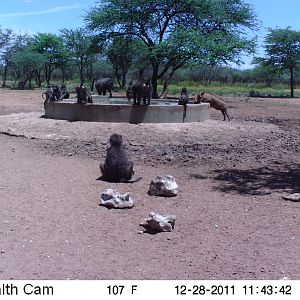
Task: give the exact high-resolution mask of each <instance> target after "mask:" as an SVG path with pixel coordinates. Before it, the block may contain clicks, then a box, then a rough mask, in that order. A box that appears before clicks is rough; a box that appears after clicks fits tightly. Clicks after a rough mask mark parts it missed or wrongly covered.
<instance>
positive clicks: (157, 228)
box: [140, 212, 176, 233]
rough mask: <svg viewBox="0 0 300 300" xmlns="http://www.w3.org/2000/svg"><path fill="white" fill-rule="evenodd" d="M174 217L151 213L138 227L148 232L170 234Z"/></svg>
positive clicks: (173, 224)
mask: <svg viewBox="0 0 300 300" xmlns="http://www.w3.org/2000/svg"><path fill="white" fill-rule="evenodd" d="M175 221H176V216H174V215H166V216H163V215H160V214H158V213H154V212H151V213H150V214H149V217H148V218H146V219H145V220H144V221H143V222H142V223H140V226H142V227H144V228H145V229H146V231H148V232H153V233H155V232H171V231H172V230H173V229H174V226H175Z"/></svg>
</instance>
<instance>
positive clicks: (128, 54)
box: [106, 37, 137, 88]
mask: <svg viewBox="0 0 300 300" xmlns="http://www.w3.org/2000/svg"><path fill="white" fill-rule="evenodd" d="M136 48H137V43H136V42H135V41H134V40H132V39H130V38H126V37H115V38H114V39H113V40H112V42H111V44H110V45H109V46H108V48H107V50H106V55H107V58H108V59H109V61H110V63H111V64H112V67H113V70H114V74H115V76H116V78H117V81H118V83H119V86H120V87H121V88H124V87H125V85H126V75H127V72H128V70H129V69H130V67H131V66H132V63H133V62H134V57H135V56H136V55H137V53H136Z"/></svg>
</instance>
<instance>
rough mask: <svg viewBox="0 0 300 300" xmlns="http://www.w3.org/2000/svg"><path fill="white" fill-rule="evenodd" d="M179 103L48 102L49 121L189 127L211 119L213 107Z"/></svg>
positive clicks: (123, 100)
mask: <svg viewBox="0 0 300 300" xmlns="http://www.w3.org/2000/svg"><path fill="white" fill-rule="evenodd" d="M177 101H178V100H176V99H167V100H152V101H151V105H143V104H141V105H132V102H130V101H128V100H127V99H126V98H108V97H101V96H93V103H87V104H78V103H77V101H76V99H67V100H63V101H60V102H53V101H51V102H48V101H47V102H45V117H46V118H51V119H60V120H68V121H90V122H114V123H132V124H138V123H185V122H202V121H205V120H208V119H209V104H207V103H201V104H188V105H187V107H186V110H185V108H184V106H182V105H178V104H177Z"/></svg>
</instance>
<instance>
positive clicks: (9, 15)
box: [0, 0, 81, 18]
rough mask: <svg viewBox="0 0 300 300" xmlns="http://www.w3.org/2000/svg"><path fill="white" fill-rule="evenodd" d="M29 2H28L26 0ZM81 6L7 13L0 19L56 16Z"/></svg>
mask: <svg viewBox="0 0 300 300" xmlns="http://www.w3.org/2000/svg"><path fill="white" fill-rule="evenodd" d="M26 1H28V0H26ZM80 7H81V6H80V5H79V4H76V5H70V6H57V7H53V8H49V9H45V10H36V11H24V12H14V13H6V14H0V18H15V17H27V16H35V15H47V14H54V13H59V12H64V11H67V10H72V9H78V8H80Z"/></svg>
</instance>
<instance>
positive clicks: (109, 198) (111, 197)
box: [100, 189, 134, 208]
mask: <svg viewBox="0 0 300 300" xmlns="http://www.w3.org/2000/svg"><path fill="white" fill-rule="evenodd" d="M100 205H101V206H105V207H107V208H132V207H133V206H134V203H133V200H132V198H131V197H130V193H125V194H123V195H121V194H120V193H119V192H118V191H114V190H112V189H108V190H107V191H106V192H104V193H102V194H101V199H100Z"/></svg>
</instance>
